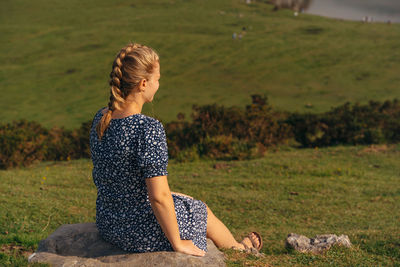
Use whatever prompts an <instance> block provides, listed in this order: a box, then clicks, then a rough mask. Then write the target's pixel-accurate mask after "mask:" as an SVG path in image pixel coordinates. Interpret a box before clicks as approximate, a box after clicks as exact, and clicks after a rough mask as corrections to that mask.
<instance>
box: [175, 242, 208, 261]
mask: <svg viewBox="0 0 400 267" xmlns="http://www.w3.org/2000/svg"><path fill="white" fill-rule="evenodd" d="M174 250H175V251H176V252H182V253H185V254H189V255H193V256H200V257H202V256H204V255H206V252H205V251H203V250H201V249H199V248H198V247H196V246H195V244H193V241H192V240H181V241H180V242H179V243H178V244H177V245H175V246H174Z"/></svg>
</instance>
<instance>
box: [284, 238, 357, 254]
mask: <svg viewBox="0 0 400 267" xmlns="http://www.w3.org/2000/svg"><path fill="white" fill-rule="evenodd" d="M333 245H341V246H345V247H351V246H352V245H351V242H350V239H349V237H348V236H347V235H341V236H337V235H333V234H327V235H317V236H315V237H314V238H308V237H306V236H304V235H298V234H294V233H291V234H289V235H288V237H287V238H286V246H287V247H289V248H292V249H295V250H297V251H300V252H311V253H315V254H321V253H323V252H324V251H326V250H328V249H330V248H331V247H332V246H333Z"/></svg>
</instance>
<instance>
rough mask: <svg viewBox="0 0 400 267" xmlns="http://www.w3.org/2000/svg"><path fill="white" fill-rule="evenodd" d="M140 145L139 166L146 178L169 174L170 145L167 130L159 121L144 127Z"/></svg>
mask: <svg viewBox="0 0 400 267" xmlns="http://www.w3.org/2000/svg"><path fill="white" fill-rule="evenodd" d="M140 141H141V143H140V145H139V151H138V152H139V153H138V156H139V158H138V159H139V166H140V169H141V172H142V176H143V177H144V178H151V177H155V176H163V175H168V172H167V166H168V147H167V140H166V136H165V130H164V127H163V126H162V124H161V122H159V121H157V120H156V121H151V122H150V123H148V124H147V125H145V127H144V131H143V137H142V138H141V140H140Z"/></svg>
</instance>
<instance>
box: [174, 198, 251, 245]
mask: <svg viewBox="0 0 400 267" xmlns="http://www.w3.org/2000/svg"><path fill="white" fill-rule="evenodd" d="M171 193H172V194H175V195H181V196H185V197H190V198H193V197H191V196H188V195H185V194H182V193H176V192H171ZM206 207H207V237H208V238H210V239H211V240H212V241H213V242H214V244H215V245H216V246H217V247H218V248H232V247H234V248H238V249H244V248H245V247H244V245H243V244H241V243H238V242H237V241H236V240H235V238H234V237H233V235H232V233H231V232H230V231H229V229H228V228H227V227H226V226H225V225H224V224H223V223H222V222H221V221H220V220H219V219H218V218H217V217H216V216H215V215H214V213H213V212H212V211H211V210H210V208H209V207H208V206H207V205H206ZM252 238H253V240H254V241H255V242H256V243H257V242H259V241H258V239H257V237H256V236H255V235H254V234H253V235H252ZM242 242H243V243H245V244H246V245H247V246H248V247H252V242H251V240H250V239H249V238H248V237H246V238H244V239H243V241H242Z"/></svg>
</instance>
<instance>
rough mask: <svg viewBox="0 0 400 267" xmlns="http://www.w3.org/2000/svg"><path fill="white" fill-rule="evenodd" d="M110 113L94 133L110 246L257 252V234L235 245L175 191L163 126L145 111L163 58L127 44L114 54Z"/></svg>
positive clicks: (203, 208) (102, 228) (204, 210)
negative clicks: (209, 247)
mask: <svg viewBox="0 0 400 267" xmlns="http://www.w3.org/2000/svg"><path fill="white" fill-rule="evenodd" d="M110 78H111V80H110V86H111V90H110V100H109V102H108V107H107V108H102V109H100V110H99V111H98V112H97V113H96V115H95V116H94V119H93V122H92V128H91V132H90V149H91V154H92V160H93V166H94V168H93V179H94V183H95V185H96V187H97V190H98V193H97V200H96V225H97V228H98V230H99V233H100V235H101V236H102V237H103V239H105V240H106V241H108V242H110V243H112V244H114V245H116V246H118V247H120V248H121V249H123V250H126V251H130V252H147V251H172V250H174V251H178V252H183V253H186V254H190V255H195V256H203V255H205V252H206V251H207V241H206V237H208V238H210V239H211V240H212V241H213V242H214V243H215V244H216V246H217V247H219V248H235V249H240V250H246V249H247V250H249V249H250V250H251V249H253V250H254V249H256V250H260V249H261V247H262V240H261V236H260V235H259V234H257V233H255V232H253V233H250V234H249V236H247V237H246V238H244V239H243V241H242V242H241V243H238V242H237V241H236V240H235V239H234V238H233V236H232V234H231V233H230V231H229V230H228V229H227V228H226V226H225V225H224V224H223V223H222V222H221V221H220V220H219V219H218V218H216V217H215V216H214V214H213V213H212V212H211V210H210V209H209V208H208V207H207V205H206V204H205V203H203V202H202V201H200V200H195V199H193V198H192V197H190V196H187V195H184V194H180V193H174V192H171V191H170V189H169V186H168V181H167V175H168V172H167V165H168V150H167V144H166V137H165V131H164V128H163V125H162V124H161V123H160V122H159V121H158V120H156V119H154V118H151V117H148V116H145V115H143V114H141V111H142V106H143V104H144V103H147V102H151V101H152V100H153V97H154V95H155V93H156V92H157V90H158V87H159V79H160V64H159V57H158V55H157V54H156V53H155V52H154V51H153V50H152V49H151V48H149V47H146V46H143V45H139V44H129V45H127V46H125V47H124V48H122V49H121V51H120V52H119V53H118V55H117V56H116V58H115V60H114V63H113V67H112V71H111V74H110Z"/></svg>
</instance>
